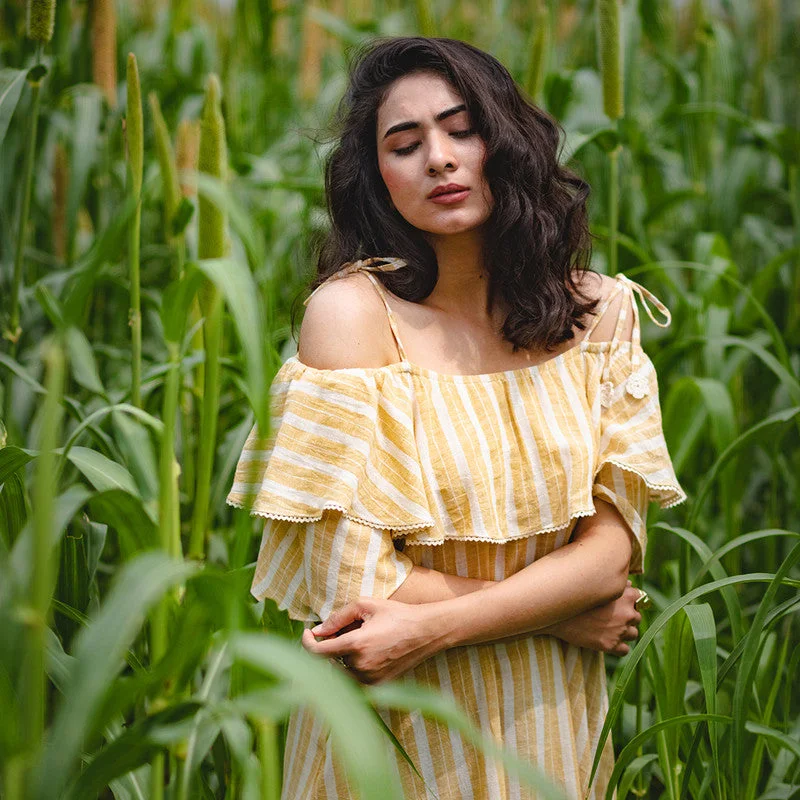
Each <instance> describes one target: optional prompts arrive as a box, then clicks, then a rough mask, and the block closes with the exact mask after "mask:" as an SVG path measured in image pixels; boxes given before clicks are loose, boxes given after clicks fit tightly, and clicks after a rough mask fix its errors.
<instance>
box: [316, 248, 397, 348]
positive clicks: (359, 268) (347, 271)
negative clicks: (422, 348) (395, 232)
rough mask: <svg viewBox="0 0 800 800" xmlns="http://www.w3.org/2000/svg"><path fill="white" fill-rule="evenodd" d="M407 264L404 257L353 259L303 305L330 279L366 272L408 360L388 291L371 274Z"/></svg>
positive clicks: (331, 276) (395, 338) (395, 337)
mask: <svg viewBox="0 0 800 800" xmlns="http://www.w3.org/2000/svg"><path fill="white" fill-rule="evenodd" d="M405 266H407V264H406V262H405V261H403V259H402V258H380V257H377V258H365V259H362V260H360V261H351V262H349V263H347V264H345V265H344V266H343V267H342V268H341V269H340V270H338V271H336V272H334V273H333V275H330V276H329V277H328V278H326V279H325V280H324V281H323V282H322V283H321V284H320V285H319V286H317V288H316V289H314V291H313V292H311V294H310V295H309V296H308V297H307V298H306V299H305V300H304V301H303V305H308V301H309V300H310V299H311V298H312V297H313V296H314V295H315V294H316V292H317V291H318V290H319V289H321V288H322V287H323V286H324V285H325V284H326V283H328V282H329V281H333V280H337V279H339V278H344V277H345V276H347V275H352V274H353V273H354V272H364V273H365V274H366V276H367V277H368V278H369V279H370V281H372V284H373V286H375V289H376V291H377V292H378V294H379V295H380V297H381V300H383V305H384V308H385V309H386V316H387V317H388V318H389V327H390V328H391V329H392V336H394V340H395V342H396V343H397V350H398V352H399V353H400V360H401V361H406V360H407V359H406V351H405V348H404V347H403V343H402V342H401V341H400V335H399V333H398V332H397V321H396V320H395V317H394V314H393V313H392V309H391V308H390V307H389V303H388V301H387V300H386V292H385V290H384V288H383V286H382V285H381V282H380V281H379V280H378V279H377V278H376V277H375V276H374V275H372V274H371V273H372V272H393V271H394V270H396V269H401V268H402V267H405Z"/></svg>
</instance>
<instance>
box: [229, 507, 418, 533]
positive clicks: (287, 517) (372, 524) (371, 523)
mask: <svg viewBox="0 0 800 800" xmlns="http://www.w3.org/2000/svg"><path fill="white" fill-rule="evenodd" d="M225 502H226V503H227V504H228V505H229V506H233V508H241V509H244V510H245V511H247V510H249V511H250V516H251V517H264V518H265V519H277V520H282V521H284V522H320V521H321V520H322V515H323V513H324V512H325V511H341V513H342V516H344V517H347V519H349V520H351V521H352V522H358V523H359V524H361V525H366V526H367V527H368V528H377V529H378V530H389V531H412V530H417V529H419V528H431V527H433V522H414V523H409V524H408V525H392V526H391V527H389V526H387V525H385V524H383V523H380V522H376V521H375V520H374V519H366V518H365V517H359V516H358V515H356V514H351V513H350V511H349V510H348V509H346V508H345V507H344V506H341V505H339V504H338V503H326V504H325V505H324V506H323V507H322V510H321V511H320V513H319V514H318V515H317V516H312V515H310V514H309V515H306V516H292V515H291V514H275V513H273V512H272V511H258V510H256V509H251V508H249V507H248V506H246V505H245V504H244V503H242V502H240V501H239V500H226V501H225Z"/></svg>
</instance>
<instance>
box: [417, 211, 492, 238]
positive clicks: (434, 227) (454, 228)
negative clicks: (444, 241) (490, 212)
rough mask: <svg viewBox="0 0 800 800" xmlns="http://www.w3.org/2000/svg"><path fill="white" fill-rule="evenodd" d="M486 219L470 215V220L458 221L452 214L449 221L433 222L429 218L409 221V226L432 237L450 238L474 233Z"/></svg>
mask: <svg viewBox="0 0 800 800" xmlns="http://www.w3.org/2000/svg"><path fill="white" fill-rule="evenodd" d="M486 219H487V218H484V217H483V216H481V217H476V216H473V215H470V218H464V217H461V218H460V219H459V218H458V216H457V215H456V214H453V215H452V217H451V218H450V219H438V220H435V221H431V219H430V218H428V219H427V220H424V221H423V220H420V221H419V222H417V221H411V224H412V225H413V226H414V227H415V228H419V229H420V230H421V231H424V232H425V233H428V234H430V235H432V236H452V235H454V234H457V233H468V232H469V231H474V230H475V229H476V228H480V227H481V226H482V225H484V224H485V223H486Z"/></svg>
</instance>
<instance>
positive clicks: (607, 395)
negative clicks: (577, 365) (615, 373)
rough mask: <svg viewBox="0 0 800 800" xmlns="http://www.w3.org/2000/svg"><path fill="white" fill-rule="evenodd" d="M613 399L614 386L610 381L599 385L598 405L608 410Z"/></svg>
mask: <svg viewBox="0 0 800 800" xmlns="http://www.w3.org/2000/svg"><path fill="white" fill-rule="evenodd" d="M613 397H614V384H613V383H611V381H605V382H604V383H601V384H600V405H601V406H603V408H608V407H609V406H610V405H611V401H612V400H613Z"/></svg>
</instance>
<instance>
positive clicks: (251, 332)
mask: <svg viewBox="0 0 800 800" xmlns="http://www.w3.org/2000/svg"><path fill="white" fill-rule="evenodd" d="M195 263H196V265H197V267H198V268H199V269H200V270H201V271H202V272H203V274H204V275H205V276H206V277H207V278H208V279H209V280H210V281H212V282H213V283H214V284H215V285H216V287H217V289H218V290H219V291H220V292H221V293H222V294H223V295H224V297H225V301H226V303H227V304H228V308H229V309H230V312H231V317H232V318H233V321H234V323H235V325H236V331H237V333H238V334H239V341H240V342H241V344H242V350H243V351H244V356H245V366H246V369H247V386H248V399H249V400H250V404H251V406H252V408H253V411H254V412H255V415H256V420H257V421H258V422H259V424H260V425H262V427H263V426H264V423H265V420H266V416H267V413H268V410H269V384H268V382H267V370H266V362H265V341H266V336H265V334H266V323H265V319H264V314H263V312H262V308H261V303H260V300H259V298H260V294H259V291H258V287H257V286H256V283H255V281H254V280H253V276H252V275H251V274H250V270H248V269H247V267H246V265H244V264H242V263H241V261H239V260H237V259H235V258H214V259H202V260H200V261H198V262H195Z"/></svg>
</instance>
